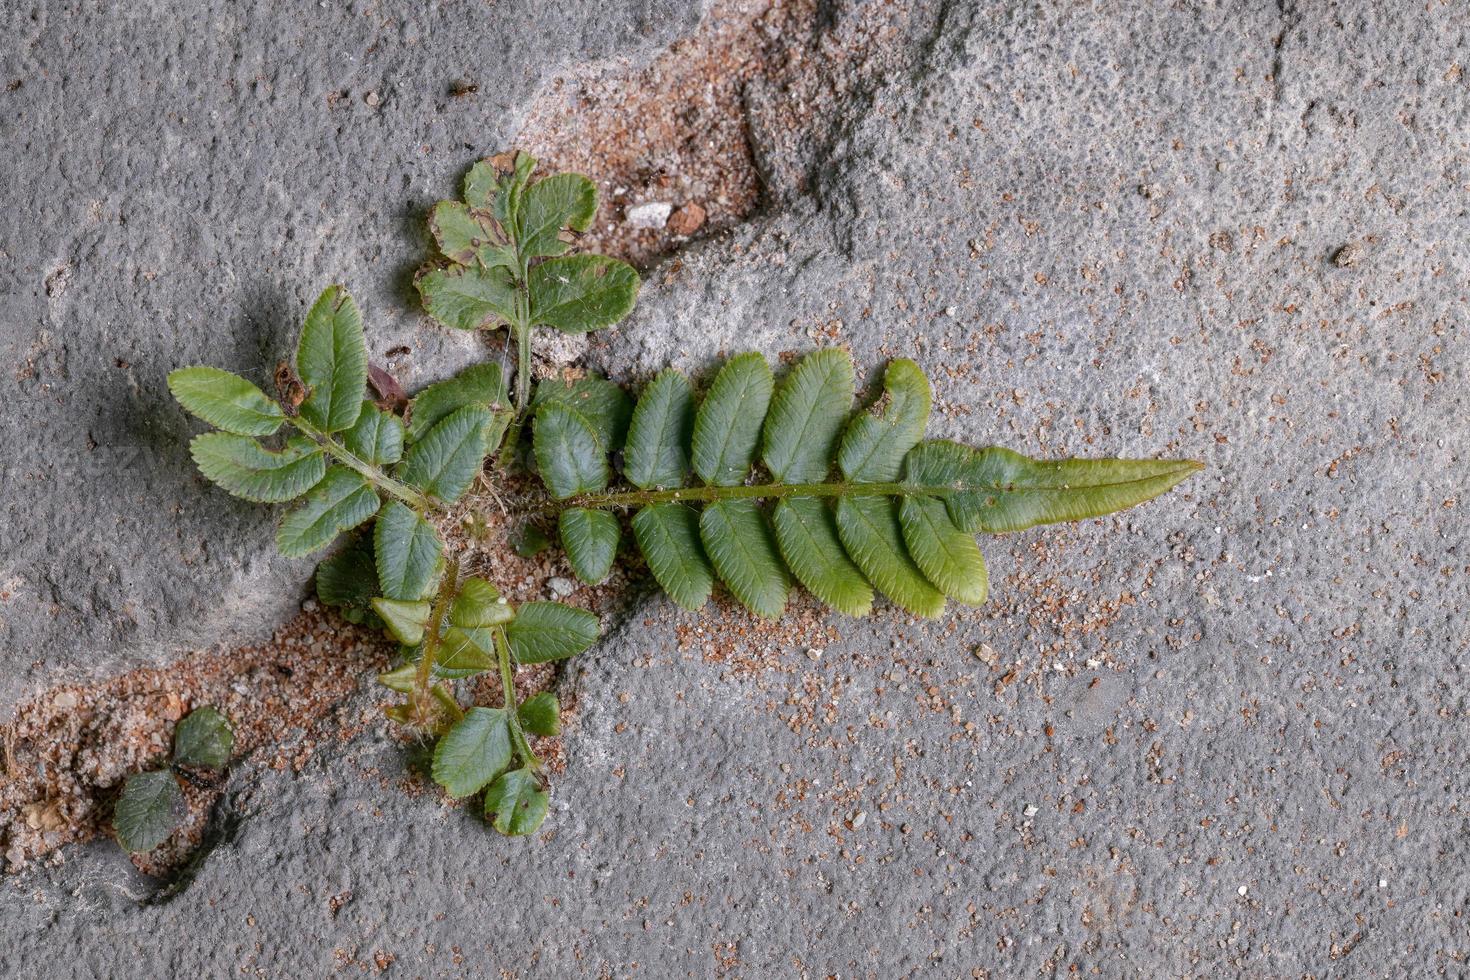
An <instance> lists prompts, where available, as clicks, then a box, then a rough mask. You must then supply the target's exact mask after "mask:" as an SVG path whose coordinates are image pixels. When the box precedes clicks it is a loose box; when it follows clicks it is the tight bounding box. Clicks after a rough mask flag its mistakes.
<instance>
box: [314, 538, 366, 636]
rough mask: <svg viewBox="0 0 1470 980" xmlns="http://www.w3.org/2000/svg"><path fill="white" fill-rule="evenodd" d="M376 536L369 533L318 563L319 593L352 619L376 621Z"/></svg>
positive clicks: (317, 583) (319, 595)
mask: <svg viewBox="0 0 1470 980" xmlns="http://www.w3.org/2000/svg"><path fill="white" fill-rule="evenodd" d="M381 591H382V590H381V589H379V588H378V569H377V566H376V564H375V563H374V561H373V539H372V536H371V535H369V534H366V533H363V534H358V535H355V536H354V537H353V539H352V541H351V542H350V543H349V544H348V545H347V547H345V548H343V549H342V550H341V551H339V552H337V553H336V554H335V555H333V556H332V557H330V558H328V559H327V560H326V561H324V562H322V563H321V564H320V565H318V566H317V567H316V596H317V598H318V599H320V600H321V601H322V602H323V603H324V604H325V605H328V606H332V607H334V608H336V609H337V611H338V612H339V613H340V614H341V616H342V618H343V619H345V620H347V621H348V622H349V623H366V624H368V625H376V624H377V620H378V617H377V614H376V613H374V612H373V598H374V597H375V596H377V595H379V594H380V592H381Z"/></svg>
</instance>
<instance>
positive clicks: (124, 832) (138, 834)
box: [112, 769, 184, 854]
mask: <svg viewBox="0 0 1470 980" xmlns="http://www.w3.org/2000/svg"><path fill="white" fill-rule="evenodd" d="M183 816H184V794H183V793H182V792H181V791H180V790H179V783H178V780H177V779H175V778H174V774H173V772H172V770H169V769H162V770H159V771H158V772H141V773H138V774H137V775H135V776H129V777H128V781H127V782H126V783H124V784H123V791H122V796H120V797H119V798H118V801H117V807H116V808H115V809H114V810H113V813H112V829H113V831H114V832H115V833H116V834H117V842H118V843H119V844H121V845H122V847H123V850H125V851H127V852H129V853H131V854H142V853H144V852H146V851H151V850H153V849H154V848H155V847H157V846H158V845H159V844H162V843H163V842H164V841H165V840H167V839H168V836H169V835H170V834H172V833H173V832H174V828H175V827H176V826H178V823H179V820H181V819H182V818H183Z"/></svg>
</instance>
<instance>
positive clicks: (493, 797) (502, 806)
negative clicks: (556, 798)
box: [485, 769, 551, 837]
mask: <svg viewBox="0 0 1470 980" xmlns="http://www.w3.org/2000/svg"><path fill="white" fill-rule="evenodd" d="M550 800H551V798H550V797H549V796H547V795H546V791H545V790H544V789H542V788H541V783H540V780H538V779H537V777H536V774H535V773H533V772H532V771H531V770H530V769H513V770H511V771H510V772H508V773H506V774H504V775H503V776H501V777H500V778H499V779H497V780H495V782H493V783H491V784H490V788H489V789H487V790H486V791H485V816H486V818H488V819H490V821H491V826H493V827H494V828H495V829H496V830H498V831H500V832H501V833H502V834H505V835H507V836H510V837H522V836H525V835H526V834H534V833H535V832H536V828H538V827H540V826H541V821H543V820H545V819H546V808H547V806H548V805H549V803H550Z"/></svg>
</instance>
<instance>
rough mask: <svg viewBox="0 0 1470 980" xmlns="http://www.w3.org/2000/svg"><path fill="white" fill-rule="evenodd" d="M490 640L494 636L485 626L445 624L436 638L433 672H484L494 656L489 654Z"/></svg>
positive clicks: (444, 674)
mask: <svg viewBox="0 0 1470 980" xmlns="http://www.w3.org/2000/svg"><path fill="white" fill-rule="evenodd" d="M494 642H495V638H494V637H493V636H492V635H491V634H490V631H489V630H487V629H463V628H462V627H459V626H451V627H449V628H448V629H446V630H445V631H444V635H443V636H442V637H441V638H440V646H439V653H438V654H437V656H436V657H435V658H434V659H435V663H434V673H435V674H436V675H437V676H439V677H448V678H453V679H459V678H463V677H474V676H475V675H476V674H481V673H484V672H485V671H487V670H489V669H490V668H491V667H493V666H494V665H495V659H494V658H493V657H492V656H491V655H490V649H491V647H492V645H493V644H494Z"/></svg>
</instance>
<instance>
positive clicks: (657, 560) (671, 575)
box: [633, 504, 715, 610]
mask: <svg viewBox="0 0 1470 980" xmlns="http://www.w3.org/2000/svg"><path fill="white" fill-rule="evenodd" d="M633 536H634V537H635V538H636V539H637V541H638V550H639V551H641V552H643V557H644V558H645V559H647V561H648V570H649V571H651V572H652V573H653V577H654V580H655V581H657V582H658V584H659V587H660V588H662V589H663V590H664V591H665V592H667V593H668V595H669V598H670V599H673V600H674V601H675V602H677V603H678V604H679V605H681V606H683V607H684V608H685V609H690V610H697V609H699V607H701V606H703V605H704V603H705V601H706V600H707V599H709V593H710V589H712V588H713V587H714V582H715V575H714V569H713V568H711V567H710V563H709V559H708V558H706V557H705V555H704V546H703V545H701V544H700V541H699V515H698V514H697V513H695V512H694V510H693V509H692V508H690V507H687V506H685V505H684V504H654V505H653V506H651V507H645V508H643V509H642V510H640V511H638V513H636V514H634V515H633Z"/></svg>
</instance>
